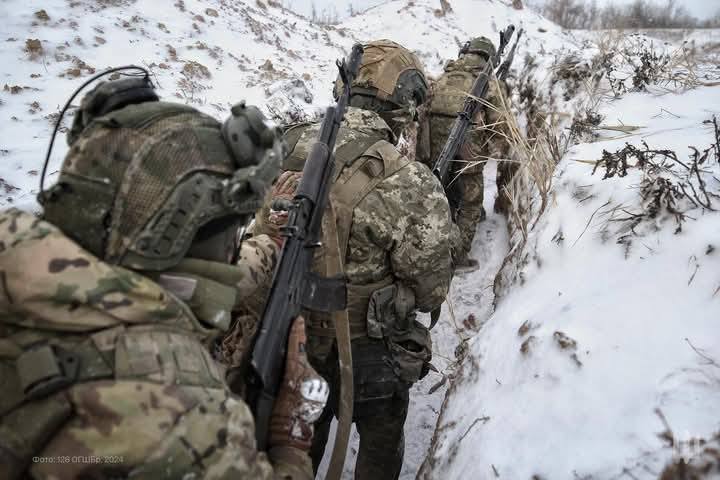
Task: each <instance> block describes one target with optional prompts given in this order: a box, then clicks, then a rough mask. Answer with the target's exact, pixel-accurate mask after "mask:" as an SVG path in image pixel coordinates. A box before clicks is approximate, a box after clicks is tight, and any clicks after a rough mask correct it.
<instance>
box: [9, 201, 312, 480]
mask: <svg viewBox="0 0 720 480" xmlns="http://www.w3.org/2000/svg"><path fill="white" fill-rule="evenodd" d="M0 244H1V245H2V246H3V249H2V252H1V253H0V272H2V278H3V282H2V289H1V290H0V384H1V385H2V391H3V394H2V396H0V415H1V416H0V419H1V423H0V477H2V478H4V479H13V478H21V477H22V476H23V475H24V474H23V472H25V473H26V474H29V475H30V477H31V478H36V479H51V478H81V477H84V478H105V477H108V476H120V477H123V478H124V477H127V476H132V477H133V478H147V479H160V478H168V479H169V478H187V477H186V475H188V474H189V475H193V477H192V478H208V479H210V478H218V479H220V478H223V479H225V478H227V479H230V478H248V479H251V478H252V479H256V478H257V479H261V478H262V479H265V478H267V479H270V478H276V477H275V475H279V476H280V478H284V477H283V475H284V474H290V475H291V476H292V478H312V475H311V473H310V471H309V461H306V467H305V470H304V471H302V469H300V468H298V467H297V466H291V465H290V463H288V462H287V459H288V458H290V459H292V458H296V459H298V460H302V456H303V454H301V453H300V452H293V451H292V450H291V449H286V450H285V451H276V452H271V455H273V454H274V455H275V456H276V459H277V458H285V459H286V460H285V461H284V462H282V461H281V462H279V466H278V464H276V469H275V470H273V467H272V466H271V464H270V462H269V460H268V458H267V457H266V455H265V454H264V453H258V452H257V451H256V450H255V447H254V444H255V440H254V425H253V418H252V415H251V414H250V411H249V409H248V407H247V405H245V404H244V403H243V402H242V401H241V400H240V399H238V398H237V397H235V396H233V395H232V394H230V393H229V392H228V390H227V389H226V388H225V387H224V382H223V371H222V367H220V366H219V365H218V364H217V363H216V361H215V360H214V359H213V358H212V357H211V356H210V354H209V353H208V345H209V344H210V341H211V340H212V339H213V338H214V337H216V336H217V335H218V334H219V331H218V330H217V329H211V328H208V327H207V326H206V325H203V324H201V323H200V322H199V321H198V320H197V316H196V315H195V314H194V312H193V309H191V308H189V307H188V305H187V304H186V303H184V302H182V301H180V300H179V299H178V298H177V297H176V296H174V295H172V294H171V293H169V292H168V291H167V290H165V289H164V288H162V287H161V286H160V285H158V284H157V283H155V282H153V281H152V280H150V279H149V278H148V277H146V276H143V275H140V274H138V273H135V272H133V271H131V270H126V269H124V268H122V267H118V266H113V265H109V264H107V263H105V262H102V261H100V260H99V259H98V258H97V257H95V256H93V255H92V254H90V253H89V252H87V251H86V250H84V249H82V248H81V247H80V246H78V245H77V244H76V243H75V242H73V241H72V240H70V239H69V238H68V237H66V236H65V235H64V234H63V233H62V232H61V231H60V230H58V229H57V228H56V227H55V226H53V225H52V224H50V223H48V222H44V221H42V220H38V219H37V218H35V217H34V216H32V215H30V214H27V213H23V212H20V211H18V210H10V211H7V212H5V213H3V214H2V215H0ZM255 273H256V274H258V275H260V276H262V275H267V274H268V272H267V271H263V270H261V269H260V270H256V271H255ZM258 278H260V277H258ZM246 283H249V282H248V281H247V280H246ZM228 287H229V288H234V287H232V286H228ZM199 307H200V305H198V308H199ZM294 463H296V465H297V464H298V462H294ZM301 464H302V463H300V465H301ZM26 469H27V470H26ZM23 478H24V477H23Z"/></svg>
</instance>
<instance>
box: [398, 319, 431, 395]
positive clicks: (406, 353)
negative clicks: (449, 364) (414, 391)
mask: <svg viewBox="0 0 720 480" xmlns="http://www.w3.org/2000/svg"><path fill="white" fill-rule="evenodd" d="M387 343H388V347H389V349H390V352H391V354H392V361H393V366H394V367H395V373H396V375H397V376H398V378H400V380H402V381H403V382H407V383H415V382H417V381H418V380H420V379H421V378H423V377H424V376H425V375H426V374H427V372H428V371H429V368H430V361H431V360H432V340H431V338H430V330H429V329H428V328H427V327H426V326H425V325H423V324H422V323H420V322H418V321H417V320H415V319H413V320H412V321H411V323H410V325H409V327H408V328H406V329H404V330H396V329H393V330H392V331H391V332H390V334H389V335H388V336H387Z"/></svg>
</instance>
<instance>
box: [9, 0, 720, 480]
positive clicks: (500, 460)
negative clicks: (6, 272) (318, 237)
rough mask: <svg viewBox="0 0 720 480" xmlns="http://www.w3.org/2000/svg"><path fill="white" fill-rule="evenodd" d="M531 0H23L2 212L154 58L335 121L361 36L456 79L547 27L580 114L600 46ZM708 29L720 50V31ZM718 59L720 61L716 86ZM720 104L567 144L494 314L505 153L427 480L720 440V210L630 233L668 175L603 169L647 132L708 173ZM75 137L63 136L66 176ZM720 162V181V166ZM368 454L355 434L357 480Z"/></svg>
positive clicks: (692, 98) (17, 12) (540, 468)
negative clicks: (328, 4)
mask: <svg viewBox="0 0 720 480" xmlns="http://www.w3.org/2000/svg"><path fill="white" fill-rule="evenodd" d="M510 3H511V2H509V1H505V0H451V1H450V2H449V5H450V7H451V8H450V9H447V8H446V9H444V10H443V9H442V8H441V4H440V2H437V1H434V0H418V1H412V2H411V1H406V0H395V1H390V2H385V3H383V4H382V5H379V6H377V7H374V8H371V9H369V10H367V11H366V12H364V13H362V14H359V15H356V16H353V17H350V18H348V19H346V20H345V21H344V22H342V23H341V24H339V25H335V26H320V25H315V24H312V23H311V22H309V21H307V20H306V19H304V18H302V17H300V16H298V15H296V14H294V13H292V12H290V11H288V10H284V9H282V8H281V7H280V6H279V4H278V3H276V2H273V1H269V0H252V1H231V0H174V1H172V2H171V1H169V0H164V1H156V0H102V1H100V0H74V1H72V2H68V1H66V0H44V1H42V2H40V1H29V2H28V1H19V0H6V1H2V2H0V16H1V17H2V18H3V22H2V23H0V63H1V64H2V65H4V66H5V68H3V69H2V71H1V72H0V121H1V122H2V123H1V126H2V135H0V208H4V207H7V206H10V205H18V206H21V207H23V208H27V209H36V208H37V204H36V202H35V194H36V193H37V186H38V181H39V179H38V173H39V172H40V170H41V169H42V160H43V157H44V153H45V148H46V145H47V141H48V139H49V136H50V133H51V130H52V126H53V122H54V121H55V118H56V116H57V112H58V111H59V110H60V108H61V107H62V105H63V103H64V102H65V100H66V99H67V98H68V96H69V95H70V93H71V92H72V91H73V90H74V89H75V88H76V87H77V86H79V85H80V84H81V83H82V82H83V81H84V80H86V79H87V78H89V76H90V75H91V73H92V72H94V71H101V70H102V69H104V68H107V67H111V66H118V65H122V64H129V63H134V64H139V65H144V66H145V67H146V68H148V69H150V70H151V71H152V73H153V78H154V80H155V81H156V82H157V84H158V86H159V93H160V95H161V96H162V97H163V98H165V99H168V100H175V101H179V102H186V103H190V104H192V105H195V106H197V107H198V108H200V109H202V110H203V111H205V112H207V113H210V114H212V115H215V116H216V117H218V118H222V117H224V116H225V115H227V113H228V110H229V106H230V105H231V104H232V103H234V102H236V101H239V100H241V99H246V100H248V102H250V103H254V104H258V105H261V106H263V108H265V110H266V112H268V114H270V115H272V114H281V115H282V114H284V112H286V111H287V110H288V109H289V110H292V111H294V112H295V113H298V114H307V115H313V114H315V113H317V112H318V111H320V110H321V109H322V108H323V107H324V106H325V105H327V104H328V103H330V102H331V85H332V81H333V80H334V77H335V74H336V71H335V67H334V60H335V59H336V58H338V57H342V56H343V55H345V54H346V53H347V52H348V51H349V48H350V46H351V45H352V43H353V42H355V41H363V40H370V39H376V38H390V39H393V40H396V41H398V42H400V43H403V44H404V45H406V46H407V47H408V48H410V49H412V50H414V51H415V52H416V53H417V54H418V56H419V57H420V58H421V60H422V61H423V62H425V65H426V68H427V70H428V72H429V73H430V74H432V75H436V74H438V73H439V72H440V71H441V69H442V65H443V62H444V60H445V59H448V58H452V57H454V56H455V55H456V52H457V50H458V47H459V46H460V45H461V44H462V43H463V42H464V41H465V40H467V39H468V38H470V37H472V36H476V35H486V36H489V37H490V38H492V39H493V40H496V38H497V32H498V31H499V30H500V29H501V28H503V27H504V26H505V25H506V24H507V23H510V22H512V23H515V24H516V25H517V26H518V27H520V26H522V27H524V28H525V29H526V35H525V37H524V40H523V41H522V42H521V45H520V51H519V53H518V57H517V59H516V64H515V66H516V68H520V67H521V66H523V65H524V61H525V57H526V54H527V55H528V58H531V59H533V60H534V61H535V62H536V63H537V65H538V66H537V67H536V68H535V69H534V70H533V76H534V78H535V80H536V82H537V85H539V91H541V92H544V93H543V94H544V95H545V96H546V100H548V98H547V97H549V96H550V94H549V93H548V88H550V87H552V88H553V89H554V90H553V96H555V97H556V98H555V101H553V102H552V105H551V107H552V109H553V110H552V113H553V114H554V115H556V116H557V117H558V118H564V119H568V118H570V117H572V115H573V114H574V113H575V111H576V109H577V108H578V105H579V104H582V103H583V102H582V100H583V99H582V95H583V94H584V93H586V91H590V89H586V88H585V87H586V85H584V84H583V81H581V82H579V83H578V85H579V88H578V89H577V90H578V92H579V96H578V97H576V98H569V99H563V98H562V97H563V95H562V89H563V82H562V81H560V82H556V80H557V76H556V70H555V69H551V66H552V65H553V63H554V62H555V61H556V60H560V59H563V58H567V57H568V56H569V55H573V56H575V57H576V58H580V59H584V60H589V59H590V58H592V56H593V55H595V54H596V53H597V49H595V47H593V45H592V43H591V42H590V41H589V39H590V38H591V37H590V36H589V35H587V34H586V33H584V32H573V33H572V34H570V33H566V32H562V30H561V29H560V28H559V27H557V26H556V25H554V24H552V23H550V22H549V21H547V20H545V19H543V18H542V17H540V16H538V15H537V14H535V13H533V12H530V11H516V10H514V9H512V8H511V7H510V6H509V4H510ZM691 39H694V40H695V41H696V43H697V45H698V46H699V47H700V48H705V47H707V48H708V49H709V50H710V51H709V54H710V55H715V53H714V52H715V49H716V46H714V45H715V44H716V43H717V42H718V39H720V32H719V31H704V32H700V33H694V34H692V36H691ZM708 45H709V47H708ZM711 58H715V59H716V58H717V56H715V57H711ZM715 61H716V62H717V60H715ZM713 68H715V70H717V65H714V67H713V65H710V66H707V65H706V66H704V67H703V69H704V70H703V72H704V75H709V77H708V78H705V77H703V78H705V80H707V81H708V82H710V83H711V81H712V79H711V77H712V74H713ZM515 76H519V72H517V71H516V74H515ZM75 103H76V104H77V103H78V101H76V102H75ZM718 109H720V87H702V88H698V89H696V90H691V91H689V92H685V93H683V94H665V95H661V96H660V95H653V94H648V93H628V94H624V95H623V96H622V98H619V99H616V100H612V101H610V100H609V99H606V100H605V101H604V102H603V103H601V107H600V113H601V114H603V115H604V116H605V119H604V120H603V124H604V125H605V126H622V125H635V126H640V127H641V129H639V130H634V131H631V132H629V133H628V134H625V133H621V132H617V131H613V130H603V131H600V135H601V137H600V138H599V139H597V141H595V142H594V143H587V144H581V145H577V146H575V147H573V148H572V149H571V150H570V151H569V152H568V153H567V154H566V155H565V156H564V158H563V160H562V162H561V163H560V164H559V165H558V168H557V170H556V174H555V178H554V187H553V190H552V195H551V200H552V201H551V202H550V204H549V206H548V208H547V210H546V212H545V214H544V215H543V217H542V218H541V220H540V221H539V222H538V224H537V225H536V226H535V228H534V229H532V230H531V231H530V232H529V237H528V239H527V242H526V243H525V247H524V250H523V251H522V252H520V254H522V255H527V257H528V258H530V259H532V261H531V262H530V263H529V264H528V265H526V266H525V267H524V268H523V270H522V272H521V275H520V276H519V278H521V279H522V280H521V281H519V282H518V283H516V284H514V285H511V286H510V288H509V289H507V290H506V291H505V292H504V296H503V297H502V298H501V299H500V301H499V303H498V307H497V310H496V311H495V312H494V313H493V311H492V308H493V307H492V304H493V301H494V300H495V297H494V293H493V281H494V278H495V274H496V273H497V271H498V269H499V268H500V265H501V264H502V262H503V258H504V257H505V255H506V253H507V249H508V242H509V238H508V233H507V228H506V222H505V220H504V218H503V217H500V216H497V215H494V214H492V202H493V200H494V198H493V197H494V194H495V189H494V186H493V182H494V164H493V163H490V164H489V165H488V166H487V167H486V176H485V181H486V186H487V188H486V197H485V198H486V205H485V208H486V211H487V212H488V214H489V215H488V219H487V220H486V221H485V222H483V223H482V224H481V225H480V227H479V229H478V233H477V236H476V240H475V245H474V247H473V252H472V253H473V255H474V256H475V258H477V259H478V260H480V264H481V268H480V269H479V270H478V271H476V272H473V273H470V274H466V275H463V276H458V277H457V278H455V279H454V281H453V284H452V286H451V292H450V295H449V301H448V303H446V305H444V306H443V313H442V316H441V319H440V322H439V324H438V325H437V326H436V327H435V329H434V330H433V343H434V360H433V363H434V365H435V366H436V367H437V369H438V370H439V373H433V372H431V373H430V374H429V375H428V376H427V377H426V378H425V379H424V380H423V381H421V382H419V383H418V384H417V385H416V386H415V387H414V388H413V396H412V399H411V406H410V414H409V416H408V421H407V424H406V461H405V466H404V469H403V473H402V478H403V479H411V478H414V477H415V475H416V472H417V471H418V469H419V467H420V465H421V463H422V462H423V460H424V459H425V457H426V453H427V450H428V447H430V446H431V445H432V447H431V451H430V456H429V458H428V460H427V462H426V463H425V465H424V467H423V470H422V472H421V474H420V476H421V477H422V478H429V479H435V478H437V479H445V478H449V479H465V478H479V479H484V478H496V477H499V478H508V479H513V480H514V479H521V480H524V479H529V478H532V476H533V475H538V477H537V478H543V479H553V480H554V479H565V478H568V479H572V478H593V479H611V478H623V475H625V476H626V478H630V479H632V478H657V476H658V473H659V472H660V470H661V469H662V466H663V465H664V464H665V463H666V462H667V461H668V460H670V459H671V458H672V457H673V454H674V453H675V454H678V452H679V453H683V452H685V450H687V449H686V448H685V446H686V445H687V441H689V440H692V439H694V438H696V437H702V438H707V437H708V436H710V435H711V434H712V433H713V432H716V431H718V430H720V423H719V420H718V418H720V417H719V416H718V408H717V405H720V393H719V392H720V369H719V368H718V367H717V362H718V361H720V343H719V342H720V336H719V335H718V333H717V332H718V326H719V325H718V322H719V321H720V291H718V288H719V287H720V274H719V273H718V272H720V268H718V267H719V265H718V264H719V263H720V256H719V255H720V218H718V215H717V213H715V212H711V211H708V210H703V209H701V208H696V209H693V210H692V211H691V212H689V213H688V214H687V217H688V218H687V219H686V221H685V222H684V223H683V225H682V231H681V232H679V233H677V234H676V233H674V231H675V229H676V224H675V220H674V219H672V218H666V217H667V215H665V216H662V218H660V217H658V218H657V219H650V220H645V221H643V222H642V223H640V224H638V225H637V228H636V229H635V231H636V232H637V233H636V234H633V232H632V230H622V231H619V230H618V229H622V228H626V227H627V225H628V224H627V222H622V221H619V219H620V218H622V217H623V215H630V214H637V213H639V212H640V211H641V207H647V205H641V204H642V202H641V201H640V200H639V188H640V186H641V185H643V180H644V179H646V178H648V177H649V176H650V175H651V174H650V173H648V172H645V173H642V172H640V171H639V170H638V169H637V168H630V169H629V171H628V174H627V176H624V177H621V178H618V177H617V176H614V177H612V178H608V179H605V180H603V179H602V177H603V175H604V173H605V170H604V168H600V169H598V171H597V172H596V173H595V174H594V175H593V174H592V173H591V172H592V169H593V166H594V162H595V161H596V160H598V159H599V158H600V157H601V156H602V152H603V150H607V151H608V152H615V151H616V150H617V149H619V148H622V147H623V146H624V144H625V142H630V143H631V144H632V145H635V146H638V147H640V146H641V143H640V142H641V141H642V140H645V141H647V143H648V145H649V147H650V148H657V149H673V150H675V151H677V154H678V159H679V160H680V161H682V162H684V163H687V155H688V153H689V150H688V149H687V147H688V145H694V146H697V148H698V149H700V150H701V151H702V149H704V148H707V147H708V146H709V145H710V143H712V142H713V141H714V140H713V137H712V128H711V126H710V125H708V124H706V123H703V121H705V120H708V119H710V118H711V117H712V115H713V114H714V113H718V112H717V111H718ZM71 113H72V112H71ZM521 118H523V119H524V117H521ZM71 120H72V119H71V117H69V118H67V119H66V120H65V125H68V124H69V122H70V121H71ZM523 124H524V120H522V121H521V125H523ZM65 149H66V147H65V145H64V138H60V139H58V141H57V142H56V149H55V152H54V155H53V159H52V161H51V163H50V166H49V169H48V172H50V176H49V179H48V182H47V183H48V184H52V182H53V179H54V175H55V174H56V172H57V170H58V168H59V165H60V161H61V159H62V157H63V154H64V152H65ZM675 167H676V168H680V169H682V167H681V166H678V165H675ZM701 170H707V171H708V172H698V173H699V174H701V175H702V179H703V181H705V182H706V183H705V185H706V186H707V190H708V191H713V189H714V191H715V192H716V193H717V192H718V183H720V180H718V179H719V178H720V167H719V166H718V162H717V159H714V157H712V156H710V157H709V159H708V160H707V161H706V163H704V164H703V166H702V168H701ZM678 171H679V172H680V173H682V170H678ZM693 185H694V186H695V187H697V185H698V183H697V181H695V183H694V184H693ZM710 201H711V202H712V205H713V206H714V208H718V207H720V205H718V202H717V198H715V197H712V198H711V199H710ZM686 203H687V202H686ZM627 212H630V214H628V213H627ZM523 325H524V326H523ZM710 359H714V360H715V361H716V363H715V364H713V363H711V360H710ZM443 378H445V380H443ZM448 387H449V390H450V393H449V394H447V395H446V391H447V390H448ZM431 391H432V393H430V392H431ZM656 409H658V412H660V414H658V413H657V412H656ZM441 412H442V413H441ZM438 415H440V420H439V422H438V424H437V429H436V428H435V427H436V421H437V418H438ZM661 418H664V419H665V420H661ZM664 422H667V426H669V427H670V428H671V429H672V431H673V434H674V436H675V438H676V440H678V442H679V443H677V444H676V449H675V451H673V450H672V449H670V448H668V447H667V446H666V443H664V441H663V440H662V439H660V438H659V437H658V434H660V433H663V432H664V431H665V429H666V428H667V426H666V425H665V423H664ZM433 438H434V440H432V439H433ZM683 442H685V443H683ZM356 448H357V438H354V441H353V443H352V444H351V451H350V454H349V455H348V461H347V466H346V475H345V477H346V478H352V476H351V472H352V467H351V464H352V463H353V462H354V453H355V451H356ZM683 449H685V450H683ZM685 453H687V452H685Z"/></svg>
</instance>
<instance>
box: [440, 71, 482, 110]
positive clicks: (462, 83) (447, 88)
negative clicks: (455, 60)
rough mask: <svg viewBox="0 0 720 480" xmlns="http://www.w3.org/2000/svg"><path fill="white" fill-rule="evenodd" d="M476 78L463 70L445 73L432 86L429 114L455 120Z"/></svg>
mask: <svg viewBox="0 0 720 480" xmlns="http://www.w3.org/2000/svg"><path fill="white" fill-rule="evenodd" d="M475 78H476V76H475V75H473V74H472V73H470V72H468V71H465V70H452V71H449V72H445V73H444V74H443V75H442V76H441V77H440V78H439V79H438V80H437V81H436V82H435V83H434V84H433V94H432V100H431V102H430V108H429V110H428V111H429V113H430V115H431V116H433V115H439V116H444V117H450V118H455V117H457V114H458V112H459V111H460V110H461V109H462V107H463V104H464V103H465V99H466V98H467V93H468V92H469V91H470V89H471V88H472V86H473V83H474V82H475Z"/></svg>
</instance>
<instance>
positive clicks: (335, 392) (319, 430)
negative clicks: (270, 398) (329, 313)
mask: <svg viewBox="0 0 720 480" xmlns="http://www.w3.org/2000/svg"><path fill="white" fill-rule="evenodd" d="M309 343H310V344H312V341H310V342H309ZM368 347H369V348H368ZM384 348H385V347H384V345H383V343H382V341H379V340H370V339H368V338H360V339H356V340H353V363H354V364H355V365H354V366H353V374H354V376H355V379H354V380H355V381H354V384H355V401H354V405H353V423H355V428H356V429H357V431H358V434H359V435H360V445H359V449H358V455H357V461H356V463H355V480H379V479H383V480H385V479H388V480H393V479H397V478H398V477H399V476H400V471H401V469H402V464H403V457H404V454H405V433H404V426H405V419H406V418H407V413H408V404H409V399H410V385H409V384H407V383H405V382H402V381H400V380H398V379H397V378H396V377H395V376H394V374H392V376H391V374H390V373H389V370H385V369H384V368H383V367H382V366H381V364H382V363H383V362H384V358H383V355H381V354H380V355H379V354H378V353H379V351H380V350H382V349H384ZM364 352H365V353H364ZM368 355H371V356H372V358H370V362H368V363H365V364H364V362H363V357H366V358H367V357H368ZM388 355H389V352H388ZM310 359H311V363H312V364H313V367H315V369H316V370H318V371H319V372H320V373H321V374H322V375H323V376H324V377H325V378H326V380H328V382H329V383H330V385H331V390H330V399H329V401H328V403H327V406H326V407H325V411H324V412H323V414H322V416H321V417H320V419H319V420H318V421H317V423H315V435H314V437H313V444H312V447H311V449H310V457H311V458H312V462H313V470H314V471H315V472H317V469H318V467H319V466H320V462H321V461H322V458H323V455H324V453H325V447H326V445H327V440H328V434H329V432H330V424H331V423H332V419H333V417H335V416H336V415H337V405H338V396H339V382H338V378H337V375H336V373H335V372H336V368H337V367H336V366H335V365H337V356H336V353H335V352H334V351H333V352H332V353H331V354H330V355H329V356H327V357H326V358H324V359H320V358H317V357H315V358H313V356H312V352H311V356H310ZM356 359H358V360H360V361H359V362H356ZM373 360H374V364H373ZM356 363H360V365H357V364H356ZM383 371H385V372H386V373H383ZM371 397H375V398H371ZM381 397H382V398H381Z"/></svg>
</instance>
